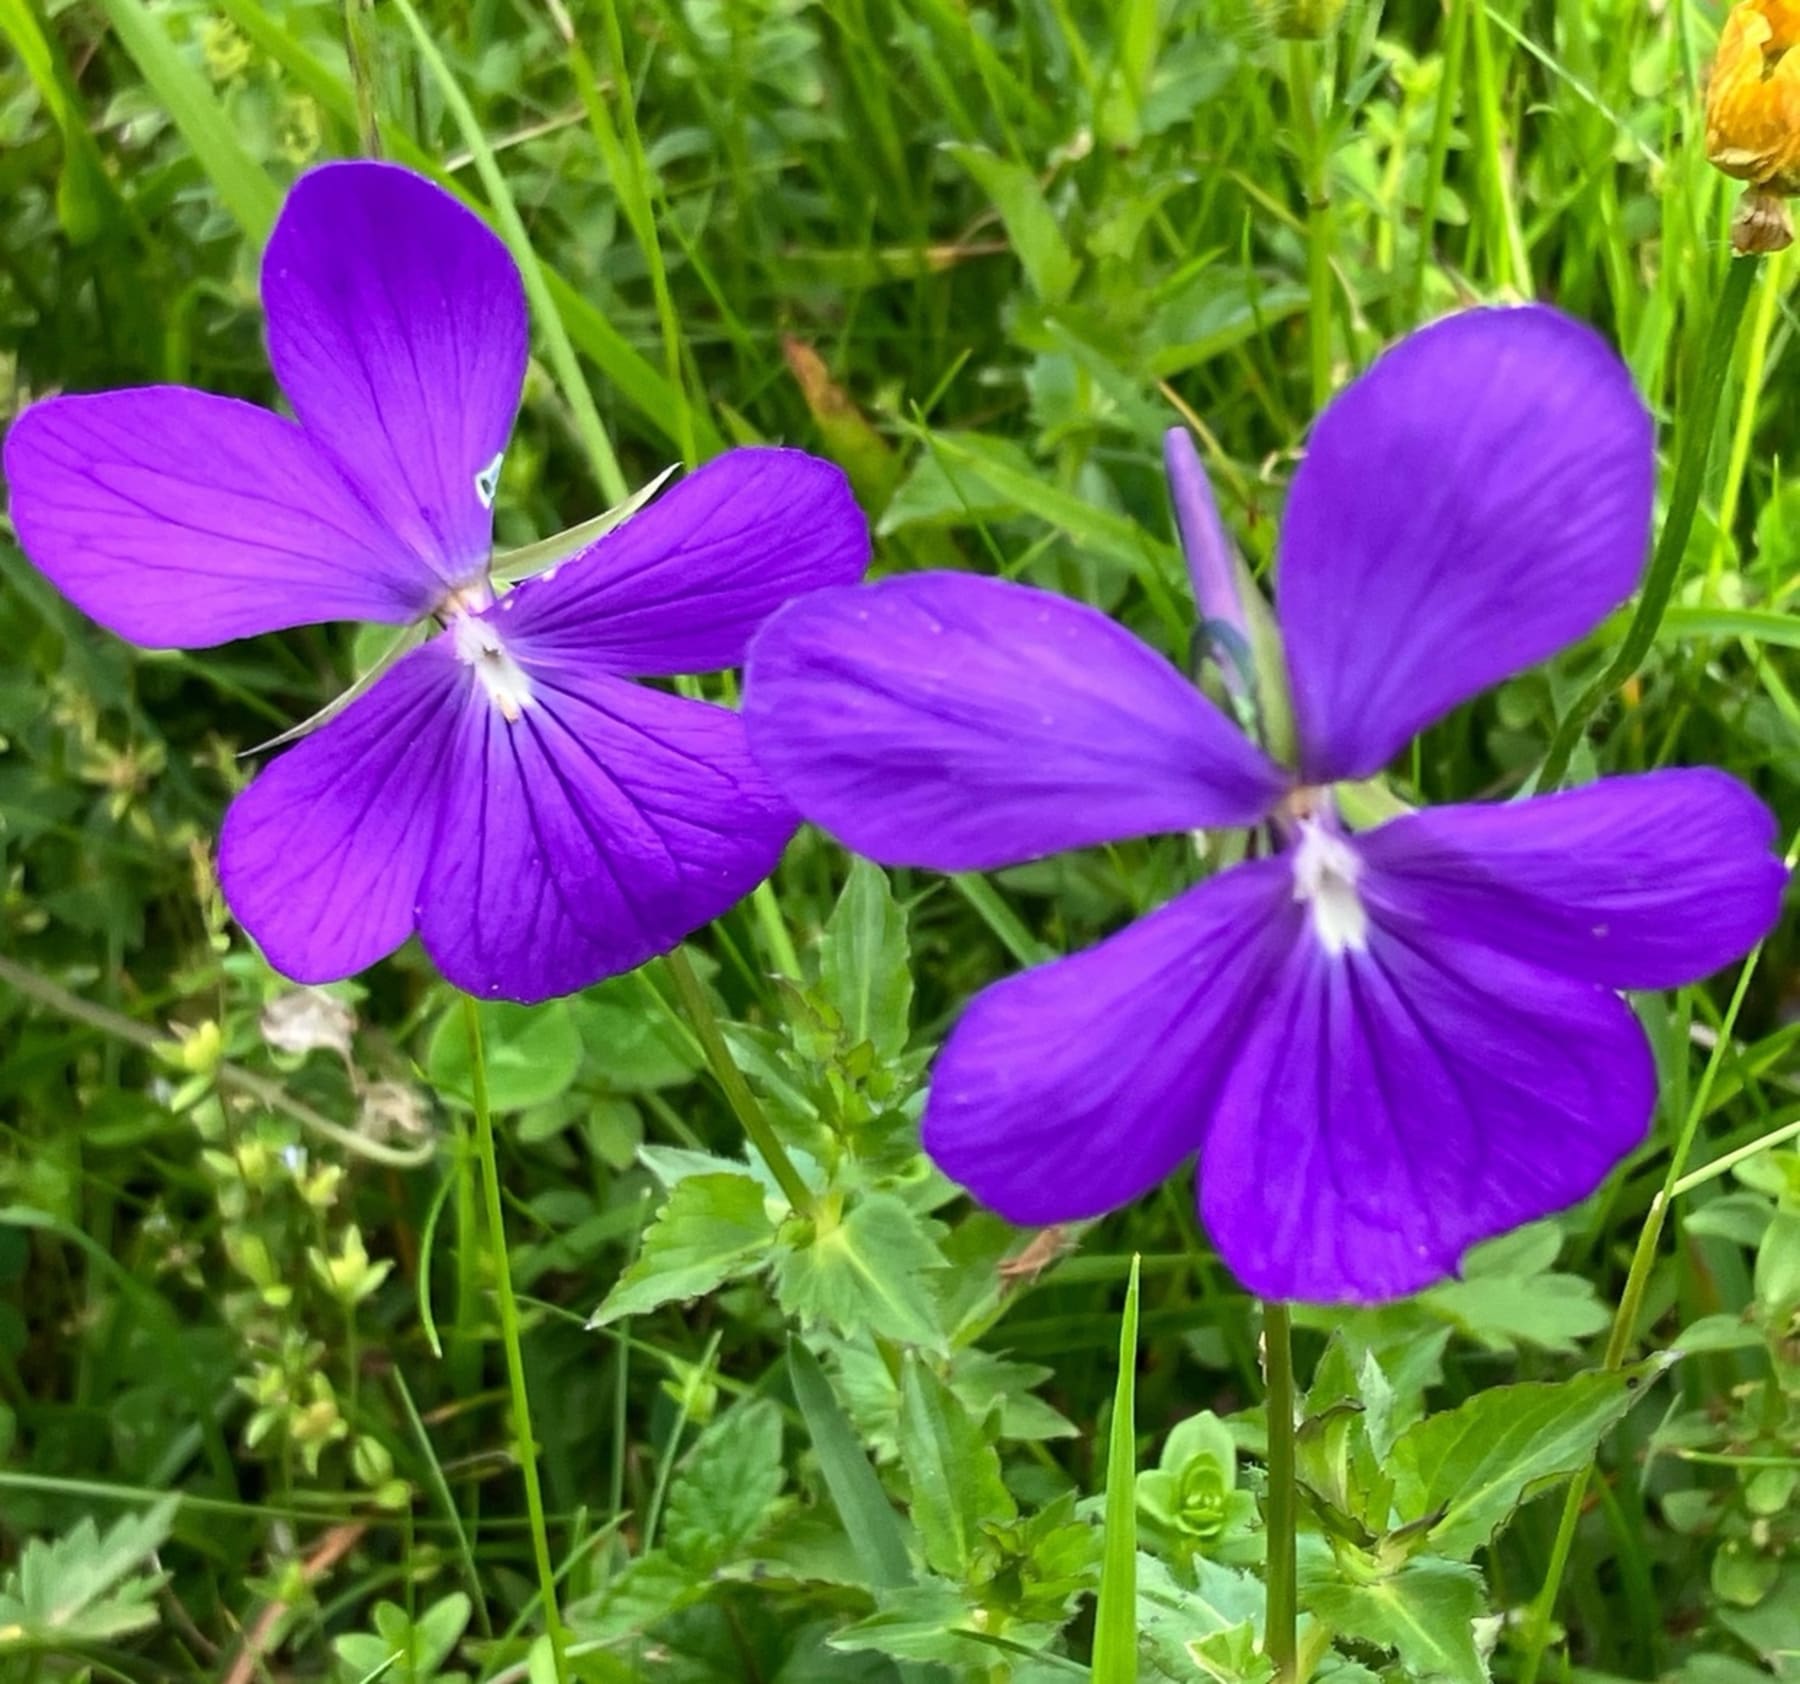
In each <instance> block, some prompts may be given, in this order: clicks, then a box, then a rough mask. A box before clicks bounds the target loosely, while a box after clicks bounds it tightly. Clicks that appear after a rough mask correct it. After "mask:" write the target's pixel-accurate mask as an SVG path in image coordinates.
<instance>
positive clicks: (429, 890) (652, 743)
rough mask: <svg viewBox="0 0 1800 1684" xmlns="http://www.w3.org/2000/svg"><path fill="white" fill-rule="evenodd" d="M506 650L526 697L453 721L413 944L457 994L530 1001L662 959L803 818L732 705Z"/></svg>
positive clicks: (764, 863)
mask: <svg viewBox="0 0 1800 1684" xmlns="http://www.w3.org/2000/svg"><path fill="white" fill-rule="evenodd" d="M492 614H493V611H492V610H490V617H491V616H492ZM509 629H510V628H509ZM514 652H515V654H516V656H517V659H518V661H519V663H520V667H521V669H522V670H523V671H524V673H525V674H526V679H527V682H528V684H529V687H530V691H531V698H532V699H531V701H530V702H529V704H528V705H526V706H524V707H523V708H522V709H520V710H519V713H518V717H517V718H516V719H513V720H511V721H509V720H508V719H507V718H506V717H505V716H504V714H503V713H502V711H501V710H500V709H499V708H498V707H496V706H494V705H492V704H491V703H489V702H488V701H487V699H486V698H485V696H483V695H482V694H481V692H480V690H479V688H478V689H477V700H476V702H475V704H474V705H472V706H470V707H468V708H465V709H464V710H463V711H462V713H461V715H460V717H459V719H458V722H457V729H456V734H455V741H454V744H453V747H452V750H451V754H450V763H449V769H448V784H447V790H446V795H445V801H444V812H443V820H442V824H441V826H440V829H439V832H438V836H437V841H436V847H435V849H434V852H433V858H432V863H431V867H430V869H429V871H428V872H427V874H426V879H425V887H424V892H423V897H422V901H421V906H420V913H419V934H420V938H421V939H422V940H423V941H424V943H425V948H426V951H427V952H428V953H430V955H431V956H432V958H433V959H434V960H435V961H436V962H437V965H438V967H439V969H440V970H442V971H443V973H444V975H445V977H446V978H447V979H448V980H449V981H451V982H453V983H455V984H456V985H457V987H459V988H462V989H464V990H465V991H467V992H468V993H471V994H475V995H479V996H481V997H483V998H495V997H499V998H504V999H509V1000H527V1001H529V1000H542V999H546V998H548V997H550V996H552V995H556V994H567V993H571V992H573V991H574V990H575V989H578V988H584V987H586V986H587V985H588V984H589V983H592V982H596V981H598V980H599V979H600V978H602V977H605V976H612V975H615V974H617V973H619V972H621V971H628V970H631V969H633V968H634V967H635V966H637V965H640V964H642V963H643V962H644V961H645V960H646V959H649V958H651V957H653V956H654V955H656V954H659V953H666V952H667V951H668V950H669V949H671V948H672V947H674V946H676V945H677V944H678V943H679V942H680V941H681V940H682V939H683V938H684V937H686V936H688V935H690V934H691V933H692V932H693V931H694V930H696V929H698V928H699V927H700V926H701V925H703V924H706V923H708V922H710V921H711V920H712V919H714V918H716V917H718V916H719V915H720V914H721V913H722V912H725V911H726V910H728V909H729V908H730V907H731V906H733V905H735V904H736V902H737V901H739V900H740V899H742V898H743V896H744V895H746V894H748V893H749V892H750V890H751V889H753V888H754V887H755V886H756V885H757V884H758V883H759V882H761V881H762V879H763V878H764V877H766V876H768V874H769V873H770V872H771V871H772V870H773V869H774V867H775V863H776V861H777V860H778V859H779V858H780V857H781V850H782V848H783V847H784V846H785V845H786V843H787V840H788V838H789V837H790V836H791V835H792V834H793V830H794V825H795V822H796V821H795V817H794V814H793V812H792V810H791V809H790V808H789V807H788V806H787V805H786V803H785V802H783V801H782V799H781V798H780V796H779V795H778V794H777V793H776V792H775V790H774V788H773V787H772V786H771V785H770V784H769V782H768V780H767V779H766V778H765V777H764V776H763V775H762V773H761V772H760V771H759V770H758V769H757V767H756V765H755V763H754V762H753V761H752V760H751V758H750V753H749V749H748V746H747V745H746V743H745V740H744V728H743V722H742V721H741V720H740V719H739V718H738V716H737V715H736V714H734V713H732V712H730V711H729V710H728V709H725V708H721V707H714V706H712V705H711V704H709V703H706V702H698V701H689V700H687V699H686V698H684V697H680V696H671V695H668V694H665V693H664V692H662V691H659V690H651V689H647V688H645V687H644V686H642V685H638V684H633V683H631V682H629V681H628V680H626V679H622V678H615V677H612V676H610V675H607V674H604V673H592V672H584V671H582V670H581V669H579V668H576V667H572V666H569V665H565V664H562V663H558V662H553V661H540V660H538V659H537V658H536V657H535V655H534V652H533V651H532V650H531V649H530V648H529V647H528V646H525V645H519V646H517V647H516V648H515V650H514Z"/></svg>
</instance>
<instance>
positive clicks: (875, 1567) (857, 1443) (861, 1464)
mask: <svg viewBox="0 0 1800 1684" xmlns="http://www.w3.org/2000/svg"><path fill="white" fill-rule="evenodd" d="M788 1373H789V1374H790V1375H791V1377H792V1379H793V1383H794V1401H795V1402H796V1403H798V1404H799V1406H800V1415H801V1418H802V1419H803V1420H804V1421H805V1422H806V1430H807V1432H808V1433H809V1434H810V1435H811V1436H812V1443H813V1451H814V1453H815V1454H816V1455H817V1456H818V1458H819V1471H820V1473H822V1474H823V1475H824V1476H825V1489H826V1490H827V1491H829V1492H830V1493H831V1500H832V1502H833V1503H835V1504H836V1505H837V1511H838V1518H839V1519H840V1520H841V1521H842V1522H843V1523H844V1530H845V1531H846V1532H847V1533H848V1534H849V1535H850V1541H851V1543H852V1544H853V1545H854V1546H855V1548H856V1553H857V1559H858V1560H859V1561H860V1562H861V1564H862V1570H863V1573H864V1575H865V1576H866V1578H867V1580H868V1583H869V1585H870V1586H871V1587H873V1588H875V1589H885V1588H890V1587H893V1586H897V1585H904V1584H910V1583H911V1582H912V1576H913V1574H912V1563H911V1561H909V1560H908V1558H907V1553H906V1534H905V1533H904V1531H903V1530H902V1529H901V1523H900V1517H899V1516H898V1515H897V1514H895V1512H894V1508H893V1505H892V1504H891V1503H890V1502H889V1501H888V1499H887V1493H886V1492H885V1491H883V1490H882V1488H881V1481H880V1480H879V1479H878V1478H877V1477H876V1475H875V1470H874V1468H873V1467H871V1466H870V1465H869V1458H868V1456H867V1455H866V1454H865V1453H864V1451H863V1447H862V1440H861V1439H860V1438H858V1437H857V1433H856V1428H855V1426H854V1425H853V1424H852V1423H851V1420H850V1417H849V1416H848V1415H846V1414H845V1413H844V1409H843V1405H841V1404H840V1403H839V1402H838V1400H837V1394H836V1393H835V1392H834V1391H833V1390H832V1389H831V1382H830V1381H829V1380H827V1379H826V1377H825V1371H824V1369H822V1368H821V1367H820V1366H819V1359H818V1358H817V1357H815V1356H814V1355H813V1354H812V1352H811V1351H809V1350H808V1349H807V1348H806V1347H805V1346H804V1345H802V1344H801V1343H800V1341H799V1340H797V1339H790V1340H789V1341H788Z"/></svg>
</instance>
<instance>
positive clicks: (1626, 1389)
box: [1389, 1357, 1674, 1561]
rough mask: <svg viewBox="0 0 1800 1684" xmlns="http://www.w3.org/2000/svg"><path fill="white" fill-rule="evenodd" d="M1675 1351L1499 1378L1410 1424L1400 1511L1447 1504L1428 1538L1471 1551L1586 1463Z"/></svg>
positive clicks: (1414, 1514) (1397, 1466)
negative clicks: (1607, 1367) (1532, 1378)
mask: <svg viewBox="0 0 1800 1684" xmlns="http://www.w3.org/2000/svg"><path fill="white" fill-rule="evenodd" d="M1673 1360H1674V1359H1673V1358H1672V1357H1661V1358H1658V1359H1656V1360H1655V1361H1652V1362H1646V1363H1639V1364H1638V1365H1637V1366H1635V1367H1633V1368H1626V1369H1621V1370H1618V1371H1616V1372H1601V1373H1593V1374H1578V1375H1576V1376H1575V1377H1574V1378H1573V1379H1572V1380H1563V1381H1559V1382H1556V1383H1553V1384H1533V1385H1523V1386H1496V1387H1494V1388H1492V1389H1491V1390H1489V1391H1485V1392H1479V1393H1477V1394H1476V1395H1475V1396H1474V1397H1472V1398H1470V1399H1469V1401H1468V1402H1467V1403H1465V1404H1462V1405H1461V1406H1460V1407H1458V1408H1456V1409H1452V1410H1448V1411H1446V1412H1445V1413H1443V1414H1441V1415H1433V1416H1431V1417H1429V1418H1428V1419H1426V1420H1424V1421H1421V1422H1419V1423H1418V1424H1417V1425H1416V1426H1412V1427H1409V1428H1408V1429H1407V1430H1406V1431H1405V1432H1404V1433H1402V1434H1401V1435H1400V1437H1399V1439H1398V1440H1397V1441H1396V1442H1395V1444H1394V1449H1393V1454H1392V1456H1391V1457H1390V1459H1389V1471H1390V1472H1391V1473H1392V1474H1393V1476H1394V1506H1395V1508H1396V1510H1397V1511H1398V1512H1399V1515H1400V1517H1401V1519H1402V1521H1403V1522H1404V1523H1408V1524H1410V1523H1413V1522H1417V1521H1423V1520H1425V1519H1427V1518H1428V1517H1430V1516H1432V1515H1436V1514H1439V1511H1440V1510H1441V1511H1442V1513H1441V1515H1440V1516H1439V1518H1438V1519H1437V1520H1436V1521H1435V1522H1434V1523H1433V1524H1432V1525H1431V1527H1430V1529H1429V1533H1428V1537H1429V1541H1430V1546H1431V1548H1432V1550H1433V1551H1435V1552H1437V1553H1439V1554H1442V1555H1448V1556H1453V1557H1455V1558H1456V1559H1458V1560H1463V1561H1466V1560H1467V1559H1468V1558H1469V1557H1470V1556H1472V1555H1473V1554H1474V1553H1475V1551H1476V1550H1478V1549H1480V1548H1481V1547H1482V1546H1483V1545H1484V1544H1486V1543H1487V1542H1489V1540H1491V1539H1492V1538H1493V1536H1494V1534H1495V1533H1496V1532H1498V1531H1499V1529H1500V1528H1501V1527H1502V1526H1503V1525H1505V1524H1506V1522H1507V1521H1508V1520H1509V1519H1510V1518H1511V1516H1512V1513H1513V1511H1514V1510H1515V1509H1516V1508H1517V1507H1518V1506H1519V1504H1520V1503H1522V1502H1523V1501H1524V1500H1525V1499H1526V1498H1528V1497H1533V1496H1536V1495H1537V1494H1538V1493H1539V1492H1540V1491H1542V1490H1543V1489H1544V1488H1545V1487H1546V1486H1548V1485H1550V1484H1552V1483H1554V1482H1556V1481H1558V1480H1561V1479H1566V1478H1567V1477H1568V1476H1569V1475H1570V1474H1573V1473H1575V1472H1576V1471H1577V1470H1579V1469H1581V1468H1583V1467H1585V1466H1586V1465H1587V1464H1588V1462H1589V1461H1591V1460H1592V1459H1593V1455H1594V1452H1595V1450H1596V1448H1597V1447H1598V1445H1599V1443H1600V1440H1601V1439H1602V1438H1603V1437H1605V1435H1606V1434H1607V1433H1608V1432H1609V1431H1610V1430H1611V1429H1612V1428H1613V1427H1614V1426H1615V1425H1617V1423H1618V1422H1619V1421H1620V1420H1622V1419H1623V1418H1624V1416H1625V1413H1626V1411H1627V1410H1629V1409H1630V1408H1631V1406H1632V1404H1633V1403H1635V1402H1636V1401H1637V1399H1638V1397H1639V1396H1640V1395H1641V1394H1642V1392H1643V1391H1644V1390H1645V1389H1646V1387H1647V1386H1648V1385H1649V1383H1650V1382H1651V1381H1652V1380H1654V1379H1655V1378H1656V1377H1657V1376H1658V1375H1659V1374H1661V1373H1662V1372H1663V1370H1664V1369H1665V1368H1667V1367H1668V1366H1669V1364H1670V1363H1671V1362H1672V1361H1673Z"/></svg>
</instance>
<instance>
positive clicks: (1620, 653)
mask: <svg viewBox="0 0 1800 1684" xmlns="http://www.w3.org/2000/svg"><path fill="white" fill-rule="evenodd" d="M1761 268H1762V260H1761V259H1760V258H1756V257H1734V258H1733V259H1732V260H1731V266H1730V268H1729V269H1728V270H1727V271H1726V274H1725V289H1724V291H1723V292H1722V293H1721V294H1720V297H1719V306H1718V310H1717V312H1716V313H1715V314H1714V316H1713V320H1712V330H1711V332H1710V333H1709V334H1708V335H1707V339H1706V346H1705V349H1704V351H1703V353H1702V356H1701V362H1700V376H1699V379H1698V381H1697V382H1696V383H1695V387H1694V395H1693V399H1692V401H1691V402H1690V403H1689V404H1688V405H1687V407H1686V409H1685V411H1684V412H1683V416H1682V433H1681V448H1680V452H1679V454H1678V455H1677V457H1676V459H1675V484H1674V488H1673V489H1672V490H1671V491H1670V493H1669V509H1668V513H1667V514H1665V515H1664V516H1663V524H1662V531H1661V532H1660V533H1659V534H1658V535H1657V540H1656V552H1655V554H1654V555H1653V556H1652V557H1651V560H1650V571H1649V572H1648V573H1647V574H1645V576H1644V588H1643V591H1642V594H1641V595H1640V596H1639V597H1638V605H1637V612H1636V613H1635V614H1633V615H1632V617H1631V624H1630V625H1629V626H1628V627H1627V628H1626V631H1625V636H1624V638H1623V639H1622V640H1621V641H1620V643H1619V647H1618V648H1617V649H1616V650H1614V652H1613V658H1612V659H1611V660H1610V661H1609V662H1607V664H1606V670H1605V671H1604V672H1602V673H1601V674H1600V676H1599V677H1598V678H1596V679H1595V680H1594V682H1593V683H1592V684H1590V685H1589V686H1588V687H1587V689H1585V690H1584V691H1582V693H1581V694H1580V695H1579V696H1578V697H1577V698H1576V699H1575V702H1574V704H1573V705H1572V706H1571V707H1570V709H1569V711H1568V712H1567V713H1565V714H1564V715H1563V717H1562V719H1561V721H1560V722H1559V723H1558V725H1557V727H1556V732H1555V735H1554V736H1552V737H1551V739H1550V749H1549V752H1548V753H1547V754H1546V755H1545V756H1544V769H1543V771H1542V772H1541V773H1540V774H1539V777H1538V788H1539V789H1540V790H1552V789H1555V788H1556V787H1557V786H1558V785H1559V784H1560V783H1561V782H1562V781H1563V778H1564V776H1565V774H1566V773H1567V772H1568V770H1569V761H1570V760H1571V759H1572V758H1573V757H1574V754H1575V747H1576V744H1577V743H1579V742H1580V741H1581V733H1582V732H1583V730H1585V729H1586V727H1587V723H1588V721H1589V720H1590V719H1591V718H1593V716H1594V713H1595V711H1596V710H1597V709H1598V708H1599V706H1600V704H1601V703H1602V702H1604V701H1605V700H1606V698H1607V697H1608V696H1611V695H1613V694H1614V693H1615V692H1616V691H1617V690H1618V689H1619V687H1620V686H1621V685H1623V684H1624V683H1626V682H1627V681H1628V680H1629V679H1630V678H1631V677H1632V676H1633V675H1634V674H1635V673H1636V672H1637V670H1638V667H1639V665H1640V664H1641V663H1642V661H1643V659H1644V656H1645V655H1646V654H1648V653H1649V651H1650V645H1651V644H1652V643H1653V642H1654V641H1655V640H1656V629H1657V627H1658V626H1660V625H1661V624H1662V617H1663V615H1664V614H1665V613H1666V612H1667V611H1668V607H1669V599H1670V597H1671V596H1673V595H1674V593H1675V581H1676V579H1677V578H1678V577H1679V576H1680V574H1681V562H1682V557H1683V556H1684V555H1685V554H1686V553H1687V543H1688V535H1689V534H1690V533H1691V532H1692V531H1693V529H1694V515H1695V512H1696V511H1697V510H1698V509H1699V507H1700V490H1701V487H1702V486H1703V485H1704V484H1705V482H1706V464H1707V461H1708V459H1709V458H1710V456H1711V455H1712V443H1713V434H1714V433H1715V432H1716V431H1717V428H1718V420H1719V405H1720V402H1721V401H1722V399H1723V398H1724V395H1725V382H1726V377H1727V376H1728V375H1729V374H1730V372H1731V357H1732V351H1733V348H1734V347H1735V346H1736V344H1737V336H1738V326H1739V324H1740V323H1741V322H1742V321H1743V318H1744V306H1745V305H1746V304H1747V303H1748V302H1749V298H1750V289H1751V288H1752V286H1754V285H1755V282H1756V276H1757V272H1758V271H1759V270H1760V269H1761Z"/></svg>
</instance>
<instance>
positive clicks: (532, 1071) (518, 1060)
mask: <svg viewBox="0 0 1800 1684" xmlns="http://www.w3.org/2000/svg"><path fill="white" fill-rule="evenodd" d="M478 1009H479V1010H480V1013H481V1044H482V1048H483V1050H484V1051H485V1053H486V1055H487V1083H488V1103H489V1104H490V1105H491V1106H493V1108H494V1110H496V1111H525V1110H528V1109H529V1108H530V1107H532V1106H534V1105H544V1104H547V1103H548V1102H549V1101H550V1100H552V1099H555V1098H556V1096H557V1095H558V1094H560V1093H563V1092H564V1091H565V1090H567V1088H568V1087H569V1085H570V1084H571V1083H572V1082H573V1081H574V1080H575V1077H576V1074H577V1073H578V1072H579V1071H580V1069H581V1036H580V1035H579V1034H578V1033H577V1032H576V1028H575V1020H574V1018H573V1017H572V1016H571V1015H570V1012H569V1005H568V1002H567V1001H566V1000H551V1001H548V1002H547V1003H546V1004H544V1005H541V1006H516V1005H512V1004H509V1003H508V1002H506V1001H504V1000H492V1001H484V1002H482V1004H481V1006H480V1007H479V1008H478ZM425 1071H426V1074H427V1075H428V1076H429V1077H430V1078H431V1085H432V1087H433V1088H435V1089H436V1090H437V1094H438V1097H439V1098H440V1099H442V1100H444V1101H446V1102H447V1103H449V1104H452V1105H458V1106H461V1107H462V1108H463V1109H465V1110H466V1109H468V1107H469V1104H470V1100H469V1092H470V1074H469V1040H468V1036H467V1035H466V1034H465V1033H464V1030H463V1016H462V1011H461V1009H460V1008H458V1007H453V1008H452V1009H451V1010H450V1011H447V1012H445V1013H444V1015H443V1017H441V1018H440V1019H439V1020H438V1026H437V1028H436V1029H435V1030H434V1031H433V1032H432V1036H431V1045H430V1046H429V1047H428V1048H427V1049H426V1052H425Z"/></svg>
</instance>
